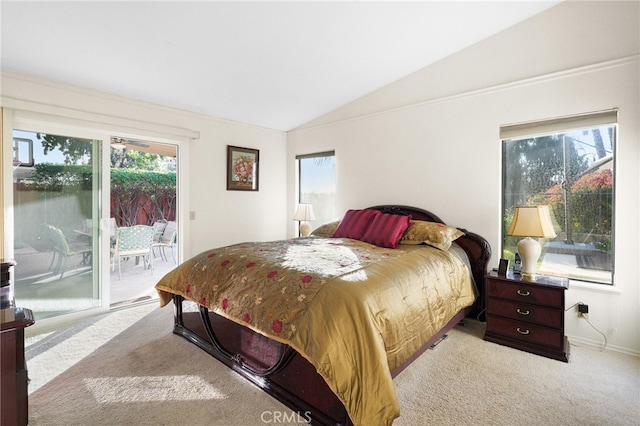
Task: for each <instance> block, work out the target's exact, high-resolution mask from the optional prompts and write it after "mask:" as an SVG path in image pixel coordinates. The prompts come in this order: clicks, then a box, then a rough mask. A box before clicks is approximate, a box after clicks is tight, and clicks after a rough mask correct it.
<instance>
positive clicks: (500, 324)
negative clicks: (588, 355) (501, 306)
mask: <svg viewBox="0 0 640 426" xmlns="http://www.w3.org/2000/svg"><path fill="white" fill-rule="evenodd" d="M487 333H490V334H492V335H501V336H504V337H508V338H510V339H515V340H519V341H522V342H525V343H529V344H534V345H540V346H548V347H551V348H556V349H561V348H562V347H563V346H564V332H563V330H558V329H554V328H548V327H543V326H538V325H534V324H530V323H527V322H523V321H515V320H510V319H506V318H500V317H494V316H491V318H490V321H489V320H488V321H487Z"/></svg>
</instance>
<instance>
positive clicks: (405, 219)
mask: <svg viewBox="0 0 640 426" xmlns="http://www.w3.org/2000/svg"><path fill="white" fill-rule="evenodd" d="M410 220H411V215H409V216H402V215H397V214H386V213H384V214H380V215H378V216H376V217H375V219H373V222H371V225H369V228H368V229H367V231H366V232H365V233H364V235H363V236H362V238H360V240H361V241H364V242H366V243H371V244H375V245H377V246H380V247H388V248H396V247H398V242H399V241H400V238H402V235H404V231H406V230H407V228H408V227H409V221H410Z"/></svg>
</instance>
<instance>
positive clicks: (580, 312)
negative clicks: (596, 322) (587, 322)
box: [578, 303, 589, 317]
mask: <svg viewBox="0 0 640 426" xmlns="http://www.w3.org/2000/svg"><path fill="white" fill-rule="evenodd" d="M588 313H589V305H585V304H584V303H580V304H579V305H578V316H580V317H583V316H584V315H585V314H588Z"/></svg>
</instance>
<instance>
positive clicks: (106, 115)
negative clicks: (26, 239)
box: [1, 71, 287, 258]
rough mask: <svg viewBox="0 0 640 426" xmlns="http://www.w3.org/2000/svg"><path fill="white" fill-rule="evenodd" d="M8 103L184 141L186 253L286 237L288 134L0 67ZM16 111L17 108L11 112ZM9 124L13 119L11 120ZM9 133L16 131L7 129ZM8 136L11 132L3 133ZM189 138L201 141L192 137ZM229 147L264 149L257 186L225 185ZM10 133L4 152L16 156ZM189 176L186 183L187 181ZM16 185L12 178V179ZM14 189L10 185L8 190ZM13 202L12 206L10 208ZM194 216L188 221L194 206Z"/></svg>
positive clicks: (122, 131)
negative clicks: (248, 188) (238, 188)
mask: <svg viewBox="0 0 640 426" xmlns="http://www.w3.org/2000/svg"><path fill="white" fill-rule="evenodd" d="M1 89H2V92H1V96H2V98H1V99H2V106H3V107H4V108H5V110H7V111H10V112H15V114H19V115H25V114H26V115H30V116H33V117H36V118H37V117H38V116H43V117H47V116H48V117H54V119H55V120H60V121H62V122H64V123H66V124H69V125H74V126H78V127H83V126H88V127H91V128H99V129H101V130H102V131H107V132H109V131H111V132H113V133H114V134H116V135H118V136H135V137H139V138H144V139H151V140H156V141H161V142H164V141H165V140H167V141H172V140H178V141H182V142H183V143H182V144H181V145H180V155H181V156H182V160H186V161H184V162H183V163H181V165H182V166H183V168H186V172H187V173H186V174H184V175H182V176H184V179H183V181H182V182H179V184H181V183H182V185H183V186H184V188H183V189H184V191H183V192H182V193H181V194H180V197H181V198H180V199H179V203H180V207H181V209H182V212H183V215H182V216H181V217H180V218H179V221H180V222H181V224H182V226H183V228H182V229H183V238H184V243H185V244H184V247H183V253H184V256H185V258H188V257H190V256H192V255H195V254H197V253H199V252H201V251H203V250H205V249H208V248H211V247H216V246H220V245H226V244H231V243H236V242H240V241H247V240H258V241H262V240H273V239H281V238H285V237H286V232H287V228H286V222H285V218H286V215H287V211H286V134H285V133H284V132H280V131H274V130H269V129H264V128H259V127H255V126H250V125H245V124H240V123H236V122H231V121H226V120H220V119H216V118H212V117H207V116H203V115H199V114H193V113H189V112H185V111H180V110H175V109H170V108H165V107H159V106H156V105H152V104H148V103H143V102H139V101H134V100H131V99H125V98H122V97H118V96H113V95H108V94H104V93H98V92H95V91H90V90H86V89H82V88H78V87H74V86H69V85H62V84H58V83H54V82H51V81H46V80H42V79H37V78H33V77H29V76H24V75H20V74H15V73H12V72H6V71H3V72H2V81H1ZM8 115H9V116H11V114H8ZM4 124H5V128H6V129H10V128H11V123H7V122H5V123H4ZM8 134H9V136H10V132H9V133H8ZM5 135H6V132H5ZM191 136H195V137H196V139H194V140H189V139H190V137H191ZM227 145H235V146H242V147H247V148H254V149H259V150H260V178H259V182H260V188H259V191H258V192H244V191H227V189H226V188H227V187H226V172H227V165H226V161H227V157H226V156H227V151H226V149H227V148H226V147H227ZM10 146H11V138H10V137H6V138H5V140H4V147H3V152H5V153H7V152H8V154H7V156H10V153H11V148H10ZM185 181H186V182H185ZM5 184H8V185H11V180H10V179H9V181H8V183H6V182H5ZM5 190H7V191H9V192H11V187H10V186H9V188H3V192H4V191H5ZM7 207H10V206H7ZM190 211H193V212H195V220H189V212H190Z"/></svg>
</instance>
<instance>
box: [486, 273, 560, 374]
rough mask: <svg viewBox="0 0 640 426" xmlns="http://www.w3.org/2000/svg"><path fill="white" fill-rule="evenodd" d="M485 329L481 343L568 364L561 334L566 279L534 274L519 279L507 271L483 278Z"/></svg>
mask: <svg viewBox="0 0 640 426" xmlns="http://www.w3.org/2000/svg"><path fill="white" fill-rule="evenodd" d="M485 280H486V293H487V299H486V302H487V305H486V306H487V315H486V317H487V330H486V332H485V335H484V340H487V341H489V342H494V343H499V344H501V345H505V346H510V347H512V348H516V349H520V350H523V351H527V352H531V353H534V354H537V355H542V356H546V357H548V358H553V359H557V360H559V361H564V362H568V361H569V341H568V340H567V337H566V336H565V335H564V292H565V290H567V289H568V288H569V280H568V279H567V278H562V277H552V276H548V275H538V276H537V277H536V279H532V280H527V279H523V278H522V277H521V276H520V275H514V274H512V273H511V272H509V273H508V274H507V275H506V276H504V275H498V274H497V272H490V273H489V274H487V275H486V276H485Z"/></svg>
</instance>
